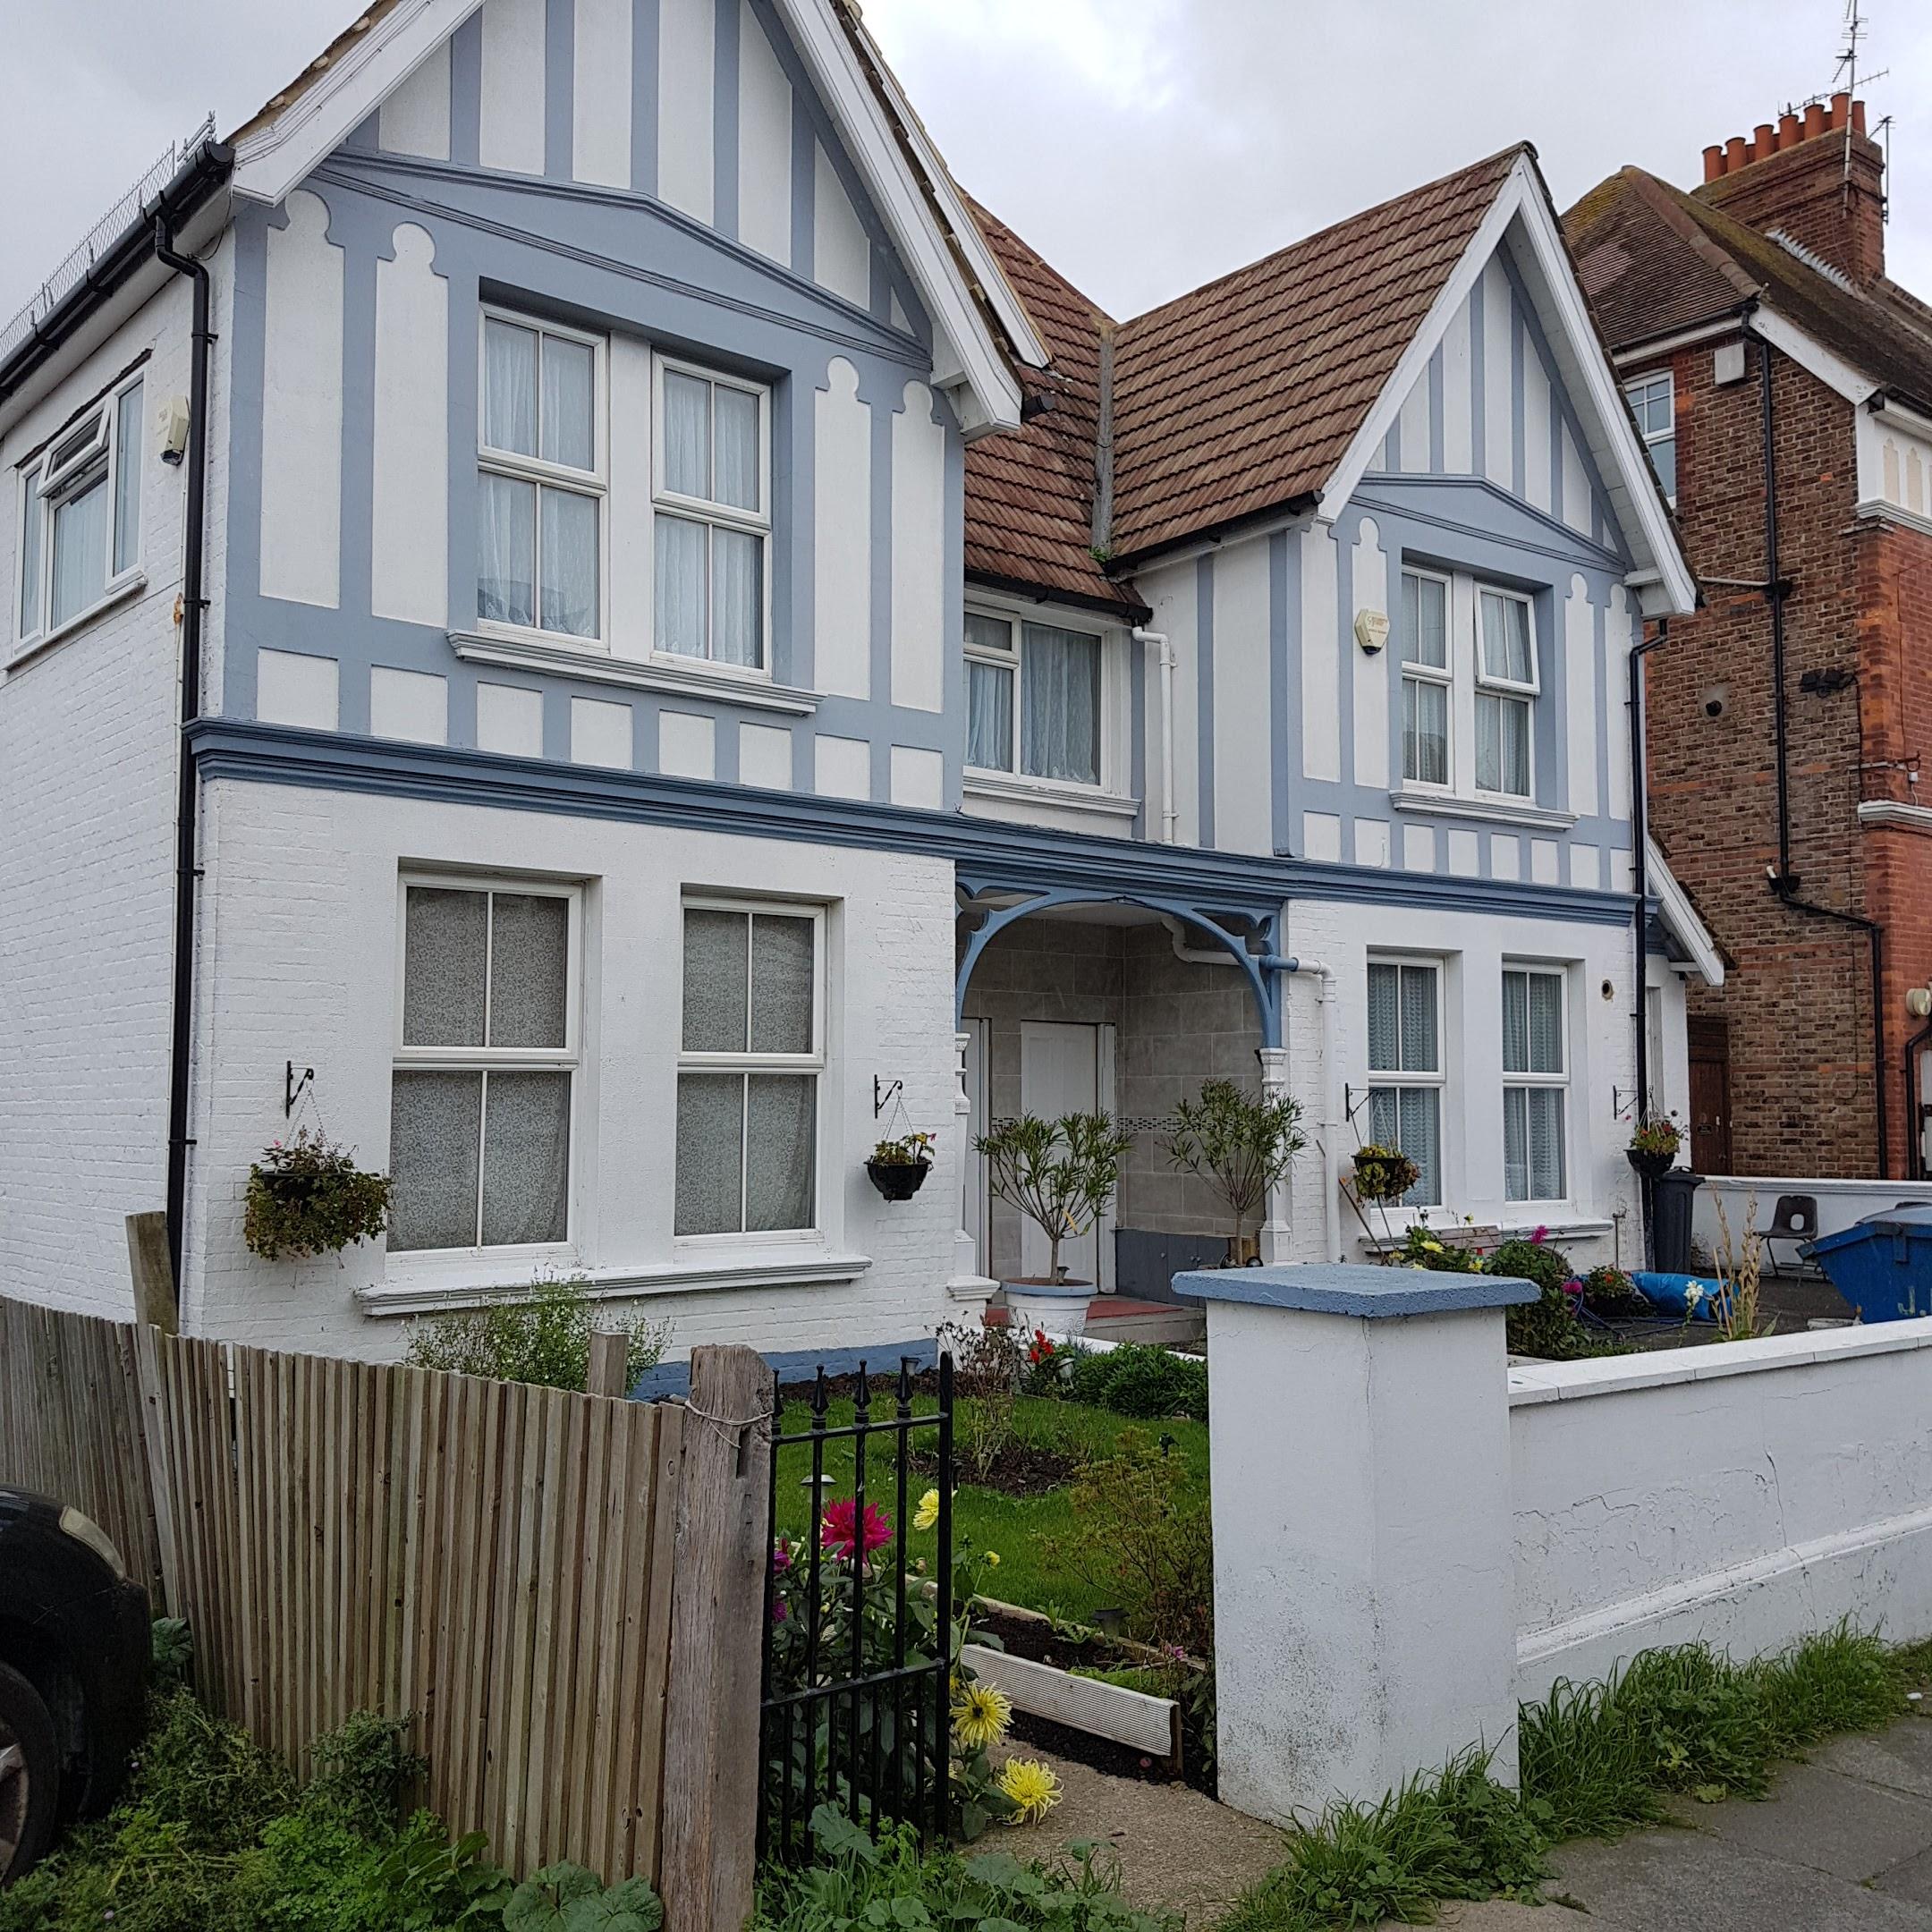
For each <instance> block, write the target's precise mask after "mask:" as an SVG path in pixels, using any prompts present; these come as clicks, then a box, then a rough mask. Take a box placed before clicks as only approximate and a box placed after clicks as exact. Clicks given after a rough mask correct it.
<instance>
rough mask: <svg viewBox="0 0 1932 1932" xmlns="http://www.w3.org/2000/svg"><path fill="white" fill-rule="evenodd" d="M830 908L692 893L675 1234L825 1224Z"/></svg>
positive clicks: (791, 1229) (796, 1229)
mask: <svg viewBox="0 0 1932 1932" xmlns="http://www.w3.org/2000/svg"><path fill="white" fill-rule="evenodd" d="M824 936H825V919H824V916H823V915H822V914H821V913H819V912H817V911H801V910H800V909H799V908H797V907H795V906H785V905H753V904H746V903H744V902H733V901H730V900H687V901H686V902H685V906H684V989H683V1017H682V1037H681V1050H680V1053H679V1056H678V1086H677V1174H676V1232H677V1233H678V1234H680V1235H704V1234H751V1233H802V1232H805V1231H807V1230H809V1229H811V1228H812V1227H814V1226H816V1225H817V1224H818V1080H819V1074H820V1072H822V1070H823V1068H824V1064H825V1049H824V1017H823V1008H824V979H825V968H824V951H825V943H824Z"/></svg>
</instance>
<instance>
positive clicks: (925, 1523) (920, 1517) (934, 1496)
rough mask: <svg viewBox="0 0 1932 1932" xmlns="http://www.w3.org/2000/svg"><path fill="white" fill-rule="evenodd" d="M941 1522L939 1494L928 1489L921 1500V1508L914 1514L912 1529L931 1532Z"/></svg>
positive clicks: (934, 1490)
mask: <svg viewBox="0 0 1932 1932" xmlns="http://www.w3.org/2000/svg"><path fill="white" fill-rule="evenodd" d="M937 1521H939V1492H938V1491H937V1490H936V1489H928V1491H927V1492H926V1494H925V1495H924V1496H921V1497H920V1498H919V1507H918V1508H917V1509H916V1510H914V1511H913V1512H912V1527H913V1528H914V1529H915V1530H930V1529H931V1528H932V1526H933V1525H934V1524H935V1523H936V1522H937Z"/></svg>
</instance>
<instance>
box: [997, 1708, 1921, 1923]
mask: <svg viewBox="0 0 1932 1932" xmlns="http://www.w3.org/2000/svg"><path fill="white" fill-rule="evenodd" d="M1028 1755H1041V1756H1045V1755H1048V1754H1046V1753H1035V1752H1032V1751H1030V1750H1029V1751H1028ZM1050 1761H1051V1762H1052V1763H1053V1764H1054V1766H1055V1769H1057V1770H1058V1772H1059V1774H1060V1777H1061V1781H1062V1784H1063V1789H1064V1796H1063V1801H1062V1802H1061V1804H1060V1805H1059V1806H1058V1807H1057V1808H1056V1809H1055V1810H1054V1811H1053V1812H1052V1813H1051V1815H1050V1816H1049V1817H1048V1818H1047V1822H1046V1823H1045V1824H1043V1825H1039V1826H1030V1827H1026V1828H1024V1829H1021V1830H1019V1831H1014V1832H1011V1833H1002V1834H1001V1835H1000V1838H999V1843H1002V1844H1003V1845H1005V1846H1008V1847H1009V1848H1010V1849H1012V1850H1013V1851H1015V1852H1020V1853H1021V1854H1022V1855H1023V1856H1028V1857H1035V1858H1040V1857H1046V1856H1047V1855H1049V1854H1050V1853H1051V1852H1053V1851H1054V1850H1055V1848H1056V1847H1058V1846H1061V1845H1063V1844H1066V1843H1072V1842H1074V1841H1077V1840H1080V1839H1092V1840H1096V1841H1098V1842H1099V1843H1106V1844H1112V1845H1113V1846H1114V1847H1115V1848H1116V1850H1117V1851H1118V1852H1119V1854H1120V1858H1121V1863H1122V1874H1123V1889H1124V1891H1125V1893H1126V1894H1127V1896H1128V1898H1129V1899H1131V1900H1132V1901H1133V1902H1135V1903H1138V1904H1145V1905H1158V1906H1165V1907H1167V1908H1169V1909H1170V1910H1178V1911H1183V1912H1185V1913H1186V1915H1187V1923H1188V1928H1189V1932H1207V1928H1211V1927H1212V1926H1214V1925H1215V1924H1216V1921H1217V1920H1218V1919H1219V1918H1220V1916H1221V1914H1222V1912H1223V1911H1224V1910H1225V1909H1226V1907H1227V1906H1228V1904H1229V1903H1230V1902H1232V1901H1233V1899H1234V1898H1235V1897H1237V1896H1238V1895H1239V1894H1241V1892H1242V1891H1244V1890H1245V1889H1246V1888H1247V1887H1248V1886H1249V1885H1252V1884H1253V1883H1254V1882H1255V1880H1256V1879H1258V1878H1259V1877H1261V1876H1262V1875H1263V1873H1265V1872H1266V1871H1267V1870H1268V1869H1269V1868H1270V1867H1272V1866H1274V1865H1275V1864H1276V1863H1278V1862H1279V1860H1280V1858H1281V1842H1282V1841H1281V1835H1280V1834H1279V1833H1278V1832H1275V1831H1274V1830H1273V1829H1271V1828H1270V1827H1269V1826H1266V1825H1260V1824H1258V1823H1256V1821H1255V1820H1254V1819H1252V1818H1244V1817H1242V1816H1241V1813H1240V1812H1238V1811H1231V1810H1229V1809H1227V1808H1226V1807H1225V1806H1223V1805H1217V1804H1214V1803H1212V1802H1211V1801H1208V1799H1206V1798H1203V1797H1202V1796H1200V1794H1199V1792H1191V1791H1188V1790H1186V1789H1184V1788H1183V1787H1181V1786H1176V1785H1171V1784H1136V1783H1131V1782H1130V1781H1128V1780H1125V1779H1122V1778H1112V1777H1107V1776H1105V1775H1102V1774H1101V1773H1100V1772H1097V1771H1092V1770H1089V1769H1088V1768H1087V1767H1086V1766H1084V1765H1078V1764H1070V1763H1068V1762H1066V1761H1065V1760H1063V1759H1060V1758H1052V1759H1051V1760H1050ZM1675 1817H1676V1818H1677V1820H1678V1822H1677V1823H1676V1824H1674V1825H1673V1826H1669V1827H1666V1828H1664V1829H1660V1830H1657V1831H1649V1832H1642V1833H1640V1834H1638V1835H1635V1836H1634V1837H1630V1838H1625V1839H1623V1840H1621V1841H1620V1842H1619V1843H1615V1844H1598V1843H1592V1842H1584V1843H1574V1844H1567V1845H1560V1846H1558V1847H1557V1848H1556V1850H1555V1852H1553V1853H1552V1854H1551V1863H1552V1864H1553V1866H1554V1867H1555V1871H1556V1877H1555V1880H1554V1881H1553V1882H1552V1884H1551V1885H1550V1888H1549V1890H1550V1894H1551V1899H1552V1902H1551V1903H1550V1904H1548V1905H1546V1906H1541V1907H1537V1906H1528V1905H1512V1904H1506V1903H1503V1902H1494V1903H1490V1904H1484V1905H1464V1906H1453V1907H1449V1908H1446V1909H1445V1911H1444V1913H1443V1917H1442V1919H1441V1921H1440V1922H1441V1923H1442V1924H1443V1925H1444V1926H1445V1927H1453V1928H1457V1932H1932V1716H1910V1717H1906V1718H1902V1719H1901V1720H1900V1722H1899V1723H1897V1724H1894V1725H1893V1726H1892V1728H1891V1729H1890V1730H1888V1731H1885V1732H1881V1733H1877V1735H1875V1736H1871V1737H1857V1738H1842V1739H1840V1740H1839V1741H1837V1742H1835V1743H1833V1744H1826V1745H1823V1746H1821V1747H1820V1748H1819V1749H1818V1750H1815V1751H1813V1752H1812V1753H1811V1755H1810V1758H1809V1760H1808V1761H1807V1762H1806V1763H1803V1764H1797V1765H1788V1766H1786V1767H1784V1769H1783V1770H1782V1771H1781V1772H1780V1773H1779V1775H1778V1776H1777V1779H1776V1781H1775V1784H1774V1785H1773V1787H1772V1792H1771V1796H1770V1797H1769V1798H1768V1799H1767V1800H1765V1801H1763V1802H1762V1803H1758V1804H1753V1803H1750V1802H1747V1801H1741V1800H1737V1799H1733V1800H1731V1801H1728V1802H1726V1803H1724V1804H1718V1805H1698V1804H1689V1803H1687V1804H1685V1805H1684V1806H1683V1807H1682V1809H1679V1810H1678V1811H1677V1812H1676V1813H1675ZM1570 1908H1580V1910H1572V1909H1570Z"/></svg>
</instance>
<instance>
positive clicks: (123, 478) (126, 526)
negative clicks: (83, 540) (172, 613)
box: [114, 383, 141, 577]
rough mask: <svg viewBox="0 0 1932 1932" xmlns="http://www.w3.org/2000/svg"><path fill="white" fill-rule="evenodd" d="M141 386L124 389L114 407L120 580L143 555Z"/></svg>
mask: <svg viewBox="0 0 1932 1932" xmlns="http://www.w3.org/2000/svg"><path fill="white" fill-rule="evenodd" d="M140 411H141V386H140V384H139V383H136V384H135V385H134V386H133V387H132V388H131V389H123V391H122V392H121V396H120V400H119V401H118V402H116V403H115V404H114V575H115V576H116V577H118V576H119V575H120V574H121V572H123V571H124V570H131V569H132V568H133V567H134V563H135V560H136V559H137V558H138V557H139V556H140V486H141V433H140Z"/></svg>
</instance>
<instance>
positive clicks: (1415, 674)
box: [1395, 563, 1456, 798]
mask: <svg viewBox="0 0 1932 1932" xmlns="http://www.w3.org/2000/svg"><path fill="white" fill-rule="evenodd" d="M1402 575H1403V576H1404V577H1413V578H1415V579H1417V580H1419V581H1420V582H1426V583H1436V584H1440V585H1441V586H1442V592H1443V656H1444V657H1445V658H1447V660H1448V662H1447V663H1446V664H1443V665H1428V664H1420V663H1418V662H1416V661H1414V660H1412V659H1411V658H1407V657H1403V656H1402V647H1401V642H1400V640H1397V644H1396V649H1395V660H1396V663H1397V664H1398V665H1400V666H1401V671H1400V680H1401V682H1402V683H1408V682H1411V680H1412V681H1413V682H1416V683H1418V684H1435V685H1440V686H1441V687H1442V688H1443V689H1444V690H1445V691H1447V692H1448V694H1449V696H1448V700H1447V704H1446V708H1445V709H1446V716H1445V719H1444V727H1445V738H1446V740H1447V742H1446V745H1445V750H1444V756H1443V770H1444V772H1445V777H1444V779H1443V781H1442V782H1441V783H1440V784H1437V783H1436V781H1435V780H1434V779H1430V778H1411V776H1410V775H1409V767H1408V764H1407V753H1406V748H1405V747H1403V748H1399V749H1401V750H1402V756H1403V760H1404V762H1403V764H1402V784H1403V785H1404V787H1406V788H1412V789H1413V790H1415V791H1418V792H1430V793H1432V794H1437V795H1440V796H1442V797H1444V798H1447V797H1449V796H1450V795H1451V794H1452V793H1453V792H1454V791H1455V779H1456V756H1455V741H1456V691H1455V687H1456V596H1455V589H1456V587H1455V579H1454V577H1453V575H1452V574H1451V573H1450V572H1447V571H1438V570H1430V569H1429V568H1428V566H1427V565H1426V564H1421V563H1404V564H1403V565H1402ZM1407 697H1408V694H1407V692H1405V691H1402V690H1400V688H1398V690H1397V691H1396V700H1397V703H1396V732H1397V734H1398V737H1399V736H1400V735H1401V733H1402V718H1403V715H1404V712H1405V709H1406V700H1407Z"/></svg>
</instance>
